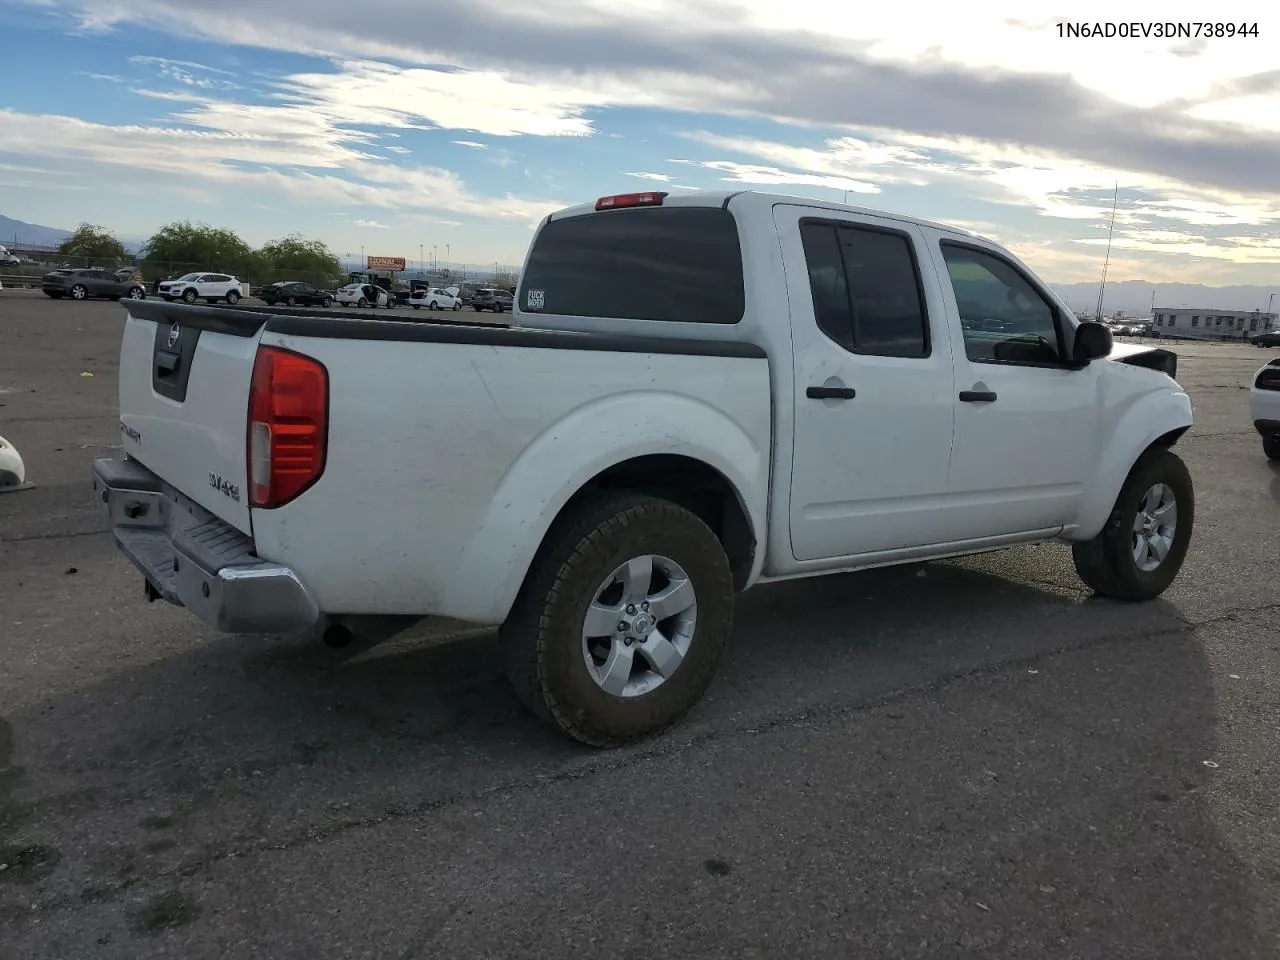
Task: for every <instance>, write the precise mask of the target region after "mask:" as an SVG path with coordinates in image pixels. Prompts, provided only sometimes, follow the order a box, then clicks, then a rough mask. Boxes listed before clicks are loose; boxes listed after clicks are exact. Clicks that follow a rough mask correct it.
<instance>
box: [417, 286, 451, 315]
mask: <svg viewBox="0 0 1280 960" xmlns="http://www.w3.org/2000/svg"><path fill="white" fill-rule="evenodd" d="M451 289H454V290H455V291H456V289H457V288H451ZM409 306H411V307H413V309H415V310H421V309H422V308H423V307H426V308H427V309H428V310H461V309H462V299H461V298H460V297H459V296H458V295H457V293H456V292H454V293H450V292H449V290H445V289H442V288H441V287H430V288H426V287H420V288H419V289H417V290H415V291H413V293H411V294H410V295H409Z"/></svg>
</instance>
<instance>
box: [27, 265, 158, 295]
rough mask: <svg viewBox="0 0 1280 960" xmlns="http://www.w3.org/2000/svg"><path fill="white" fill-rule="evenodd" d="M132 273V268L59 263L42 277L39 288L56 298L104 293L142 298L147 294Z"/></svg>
mask: <svg viewBox="0 0 1280 960" xmlns="http://www.w3.org/2000/svg"><path fill="white" fill-rule="evenodd" d="M133 276H134V275H133V272H132V271H130V272H129V273H128V274H124V275H121V274H120V273H113V272H112V271H110V270H92V269H77V268H75V267H62V268H61V269H58V270H55V271H53V273H46V274H45V275H44V276H43V277H41V278H40V289H41V290H43V291H44V293H45V295H46V296H49V297H53V298H54V299H55V300H56V299H58V298H60V297H70V298H71V299H72V300H87V299H88V298H90V297H106V298H107V299H108V300H119V299H120V298H121V297H128V298H129V299H130V300H141V299H143V298H144V297H146V295H147V291H146V288H145V287H143V285H142V283H141V282H140V281H138V280H135V279H133Z"/></svg>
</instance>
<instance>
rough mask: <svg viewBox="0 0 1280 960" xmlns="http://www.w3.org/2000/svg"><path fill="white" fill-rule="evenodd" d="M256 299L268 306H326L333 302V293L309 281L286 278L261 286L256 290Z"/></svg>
mask: <svg viewBox="0 0 1280 960" xmlns="http://www.w3.org/2000/svg"><path fill="white" fill-rule="evenodd" d="M258 299H259V300H261V301H262V302H263V303H265V304H266V305H267V306H269V307H274V306H275V305H276V304H277V303H283V304H287V305H288V306H290V307H299V306H301V307H327V306H330V305H331V304H332V303H333V294H331V293H329V291H327V290H321V289H320V288H319V287H313V286H312V285H311V284H309V283H302V282H301V281H296V280H287V281H281V282H280V283H272V284H269V285H268V286H265V287H263V288H262V289H261V290H260V291H258Z"/></svg>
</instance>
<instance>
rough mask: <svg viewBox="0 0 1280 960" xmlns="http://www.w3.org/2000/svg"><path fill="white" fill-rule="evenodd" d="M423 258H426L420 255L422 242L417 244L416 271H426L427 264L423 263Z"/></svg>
mask: <svg viewBox="0 0 1280 960" xmlns="http://www.w3.org/2000/svg"><path fill="white" fill-rule="evenodd" d="M424 259H426V258H425V257H423V255H422V244H418V273H426V272H427V265H426V264H425V263H423V260H424Z"/></svg>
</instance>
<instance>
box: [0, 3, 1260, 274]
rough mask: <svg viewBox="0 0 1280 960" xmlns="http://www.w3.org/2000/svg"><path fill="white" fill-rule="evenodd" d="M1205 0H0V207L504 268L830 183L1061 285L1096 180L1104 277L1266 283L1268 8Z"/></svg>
mask: <svg viewBox="0 0 1280 960" xmlns="http://www.w3.org/2000/svg"><path fill="white" fill-rule="evenodd" d="M1226 6H1227V7H1229V8H1230V12H1229V15H1230V20H1229V21H1225V20H1224V21H1223V22H1224V23H1227V22H1229V23H1230V24H1231V25H1232V26H1233V27H1234V28H1235V30H1236V32H1237V34H1238V35H1237V36H1234V37H1222V38H1204V37H1199V38H1196V37H1192V38H1187V37H1178V38H1173V39H1163V38H1158V37H1157V36H1154V35H1153V34H1154V33H1156V31H1154V30H1152V29H1151V28H1147V31H1146V32H1147V34H1148V35H1147V36H1145V37H1144V36H1141V35H1139V36H1136V37H1087V38H1085V37H1064V36H1061V35H1060V33H1061V32H1062V31H1061V28H1060V26H1059V24H1060V23H1061V22H1063V21H1067V22H1072V23H1079V22H1084V23H1087V24H1090V25H1091V26H1092V25H1094V24H1102V25H1104V26H1105V25H1106V24H1107V23H1114V22H1116V18H1118V17H1123V18H1124V23H1126V24H1128V25H1130V26H1131V27H1132V28H1134V32H1136V33H1138V34H1141V33H1142V32H1143V25H1144V24H1149V23H1153V22H1158V23H1168V24H1169V25H1171V26H1172V25H1174V24H1178V23H1189V24H1190V29H1191V30H1196V29H1197V27H1196V21H1197V20H1198V18H1199V17H1203V16H1207V15H1211V14H1212V15H1217V14H1218V11H1219V10H1220V9H1222V8H1219V7H1218V6H1217V5H1216V4H1210V5H1205V4H1204V3H1203V2H1200V3H1186V2H1178V0H1167V2H1160V3H1151V2H1147V3H1128V4H1116V3H1114V2H1108V3H1097V2H1081V0H1077V2H1073V3H1071V4H1069V5H1066V6H1065V7H1064V9H1062V10H1061V11H1059V13H1060V14H1062V15H1057V14H1055V15H1050V14H1052V13H1053V10H1052V8H1051V7H1049V6H1047V5H1045V4H1027V3H1025V2H1019V3H1010V2H1004V0H991V2H985V3H984V2H981V0H970V2H968V3H965V4H952V3H947V4H941V3H939V5H938V6H936V7H933V8H930V7H929V6H928V0H924V2H923V3H917V4H911V5H909V6H908V5H903V4H874V5H872V4H852V3H837V2H834V0H825V2H819V0H786V2H785V3H784V2H777V0H678V2H677V0H630V2H629V3H627V4H622V3H620V2H618V0H541V2H539V3H524V4H515V3H512V2H511V0H449V2H443V0H359V2H351V0H346V2H335V0H0V37H3V47H4V55H3V56H2V57H0V214H4V215H7V216H9V217H13V218H16V219H20V220H26V221H29V222H34V223H40V224H45V225H49V226H56V227H65V228H74V227H75V225H76V224H77V223H80V222H85V221H87V222H91V223H96V224H101V225H103V226H106V227H108V228H109V229H111V230H113V231H114V232H116V233H117V234H119V235H122V236H125V237H146V236H148V235H149V234H150V233H151V232H153V231H154V230H155V229H156V228H157V227H159V226H160V225H161V224H163V223H165V222H168V221H171V220H180V219H190V220H193V221H199V222H207V223H211V224H214V225H217V226H225V227H230V228H232V229H234V230H236V231H237V232H238V233H240V234H241V236H243V237H244V238H245V239H246V240H247V241H248V242H250V243H252V244H254V245H257V244H260V243H263V242H265V241H267V240H270V239H273V238H276V237H279V236H283V235H285V234H288V233H293V232H298V233H301V234H303V235H305V236H308V237H315V238H319V239H321V240H323V241H325V242H326V243H328V244H329V246H330V247H331V249H333V250H334V251H335V252H336V253H337V254H338V255H339V256H344V255H347V254H353V255H355V256H358V253H357V251H359V250H360V249H363V250H364V251H365V252H366V253H367V254H378V255H385V256H402V257H405V258H406V259H407V260H409V261H410V264H411V265H413V264H416V263H417V261H418V260H419V258H424V259H426V260H427V261H430V260H431V259H432V257H433V256H434V257H435V258H436V259H437V260H438V261H441V262H448V263H451V264H455V265H465V264H467V263H472V264H476V265H479V264H493V263H500V264H503V265H518V264H519V263H520V262H521V261H522V259H523V257H524V254H525V251H526V249H527V247H528V244H529V241H530V239H531V237H532V232H533V229H534V228H535V227H536V225H537V222H538V221H539V220H540V219H541V217H543V216H544V215H545V214H547V213H548V212H550V211H553V210H555V209H557V208H560V207H564V206H569V205H571V204H576V203H581V202H583V201H585V200H592V199H595V198H596V197H598V196H603V195H606V194H611V193H622V192H629V191H634V190H643V189H664V190H669V191H672V192H675V191H681V190H689V189H717V190H722V189H726V188H733V189H749V190H762V191H768V192H776V193H785V194H791V195H798V196H807V197H817V198H821V199H826V200H841V199H843V198H844V197H845V196H846V192H847V197H848V201H849V202H850V203H855V204H857V205H859V206H864V207H871V208H874V209H879V210H885V211H890V212H894V213H905V214H909V215H913V216H920V217H925V218H927V219H932V220H941V221H944V222H947V223H951V224H955V225H957V226H961V227H964V228H966V229H969V230H972V231H974V232H976V233H980V234H982V235H984V236H987V237H990V238H992V239H994V240H996V241H997V242H1000V243H1003V244H1005V245H1006V246H1008V247H1009V248H1010V249H1012V250H1013V251H1014V252H1015V253H1016V254H1017V255H1018V256H1020V257H1021V258H1022V259H1024V260H1025V261H1026V262H1027V263H1028V264H1029V265H1030V266H1031V267H1032V268H1033V269H1034V270H1036V272H1037V273H1039V274H1040V275H1041V276H1042V277H1044V278H1045V279H1046V280H1048V281H1049V282H1051V283H1073V282H1082V281H1095V280H1097V279H1098V278H1099V277H1100V275H1101V272H1102V262H1103V257H1104V252H1105V247H1106V243H1107V227H1108V221H1109V218H1110V213H1111V204H1112V197H1113V191H1114V190H1115V188H1116V186H1117V184H1118V185H1119V201H1118V209H1117V214H1116V222H1115V235H1114V239H1113V247H1112V254H1111V262H1110V268H1109V272H1108V279H1109V280H1126V279H1141V280H1147V281H1152V282H1174V281H1181V282H1193V283H1194V282H1199V283H1206V284H1212V285H1224V284H1244V283H1248V284H1261V285H1278V284H1280V12H1277V13H1273V14H1268V13H1267V12H1266V11H1267V9H1268V7H1269V6H1271V5H1269V4H1264V3H1262V2H1260V0H1253V2H1249V0H1244V2H1239V3H1234V4H1229V5H1226ZM1033 8H1034V10H1033ZM1222 15H1223V16H1224V17H1225V16H1227V13H1223V14H1222ZM1241 24H1245V25H1247V26H1248V27H1249V29H1248V30H1247V31H1246V32H1245V34H1244V35H1239V27H1240V25H1241ZM1255 24H1256V26H1257V31H1256V33H1257V35H1256V36H1255V35H1253V30H1252V27H1253V25H1255ZM1201 29H1203V28H1201ZM433 251H434V252H433Z"/></svg>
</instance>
